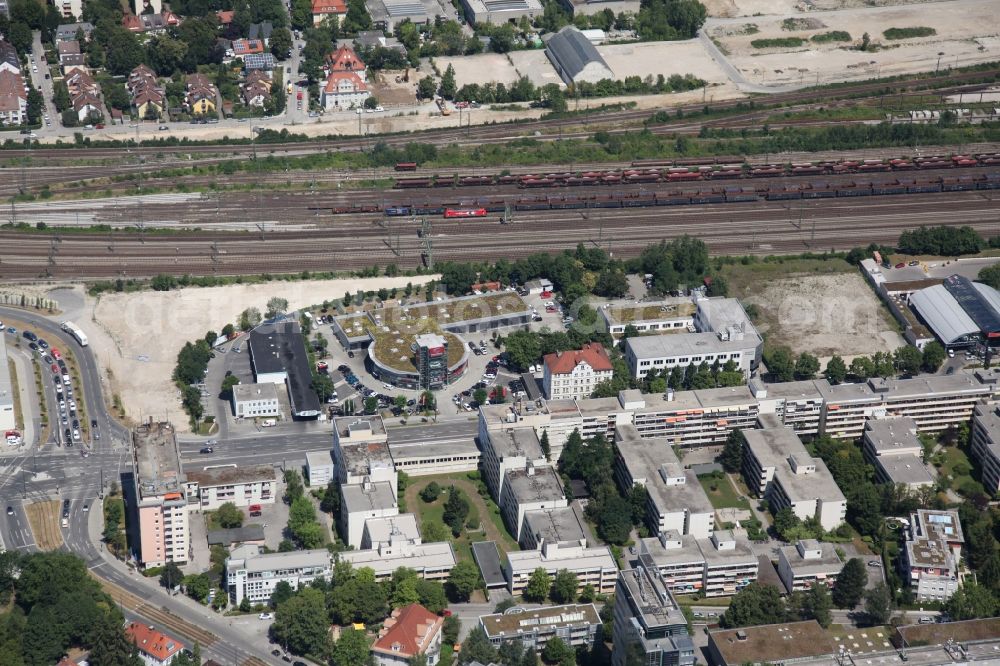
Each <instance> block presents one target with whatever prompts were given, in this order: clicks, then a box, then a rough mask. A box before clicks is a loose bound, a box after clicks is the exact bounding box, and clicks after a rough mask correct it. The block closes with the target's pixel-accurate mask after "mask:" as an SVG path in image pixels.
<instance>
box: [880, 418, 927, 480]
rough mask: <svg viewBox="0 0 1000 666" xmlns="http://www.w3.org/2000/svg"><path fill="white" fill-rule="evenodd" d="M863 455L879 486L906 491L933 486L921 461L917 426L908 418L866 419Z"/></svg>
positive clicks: (920, 445)
mask: <svg viewBox="0 0 1000 666" xmlns="http://www.w3.org/2000/svg"><path fill="white" fill-rule="evenodd" d="M864 451H865V459H867V460H868V462H870V463H871V464H872V465H874V466H875V475H876V477H877V478H878V480H879V481H881V482H882V483H892V484H901V485H904V486H906V487H907V488H910V489H916V488H920V487H922V486H932V485H934V476H933V475H932V474H931V473H930V470H928V469H927V466H926V465H924V462H923V459H922V456H923V444H922V443H921V441H920V438H919V437H917V422H916V421H914V420H913V419H912V418H910V417H908V416H904V417H898V418H885V419H869V420H868V422H867V423H866V424H865V437H864Z"/></svg>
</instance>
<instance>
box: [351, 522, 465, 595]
mask: <svg viewBox="0 0 1000 666" xmlns="http://www.w3.org/2000/svg"><path fill="white" fill-rule="evenodd" d="M338 557H339V558H340V559H341V560H344V561H346V562H350V563H351V564H352V565H353V566H354V568H355V569H357V568H358V567H371V568H372V570H374V571H375V578H376V579H377V580H388V579H389V578H391V577H392V574H393V573H394V572H395V571H396V569H398V568H399V567H407V568H408V569H413V570H414V571H416V572H417V575H419V576H421V577H422V578H426V579H429V580H441V579H444V578H447V577H448V574H449V573H450V572H451V570H452V569H453V568H454V567H455V565H456V564H457V563H458V560H457V559H456V558H455V551H454V550H453V549H452V547H451V544H450V543H449V542H447V541H442V542H435V543H424V542H423V540H422V539H421V537H420V530H419V529H418V527H417V521H416V518H415V517H414V515H413V514H412V513H402V514H398V515H395V516H388V517H382V518H369V519H367V520H366V521H365V522H364V527H363V532H362V536H361V546H360V549H358V550H348V551H344V552H342V553H339V554H338Z"/></svg>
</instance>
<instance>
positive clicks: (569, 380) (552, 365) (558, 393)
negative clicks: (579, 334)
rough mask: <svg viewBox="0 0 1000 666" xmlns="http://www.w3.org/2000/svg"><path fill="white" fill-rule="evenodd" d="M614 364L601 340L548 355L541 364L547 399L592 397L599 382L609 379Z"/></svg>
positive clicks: (543, 387)
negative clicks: (575, 348)
mask: <svg viewBox="0 0 1000 666" xmlns="http://www.w3.org/2000/svg"><path fill="white" fill-rule="evenodd" d="M613 371H614V367H613V366H612V365H611V357H609V356H608V352H607V350H606V349H604V345H602V344H601V343H599V342H592V343H589V344H585V345H583V347H582V348H580V349H577V350H572V351H563V352H555V353H554V354H546V355H545V358H544V362H543V364H542V390H543V391H544V393H545V397H546V398H550V399H556V400H579V399H581V398H589V397H590V394H591V393H593V392H594V389H595V388H596V387H597V385H598V384H600V383H601V382H604V381H610V380H611V375H612V372H613Z"/></svg>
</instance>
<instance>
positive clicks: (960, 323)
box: [909, 275, 1000, 349]
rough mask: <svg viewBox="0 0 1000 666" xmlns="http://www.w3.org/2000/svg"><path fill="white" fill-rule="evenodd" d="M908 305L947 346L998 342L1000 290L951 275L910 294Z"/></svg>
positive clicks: (956, 347)
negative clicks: (940, 281) (931, 285)
mask: <svg viewBox="0 0 1000 666" xmlns="http://www.w3.org/2000/svg"><path fill="white" fill-rule="evenodd" d="M909 304H910V308H911V309H912V310H913V311H914V312H915V313H916V314H917V316H918V317H919V318H920V320H921V321H922V322H923V323H924V324H926V325H927V328H929V329H930V330H931V331H933V333H934V335H935V336H937V339H938V340H940V341H941V344H942V345H944V346H945V348H946V349H978V348H979V347H981V346H986V347H987V348H989V347H995V346H1000V292H998V291H997V290H996V289H994V288H993V287H990V286H989V285H985V284H982V283H980V282H973V281H972V280H970V279H969V278H967V277H965V276H963V275H951V276H948V277H947V278H945V279H944V281H943V282H942V283H941V284H936V285H934V286H933V287H927V288H926V289H921V290H920V291H916V292H914V293H913V294H911V295H910V299H909Z"/></svg>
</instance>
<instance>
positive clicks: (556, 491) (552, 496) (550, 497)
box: [498, 462, 569, 542]
mask: <svg viewBox="0 0 1000 666" xmlns="http://www.w3.org/2000/svg"><path fill="white" fill-rule="evenodd" d="M498 504H499V506H500V514H501V515H502V516H503V519H504V523H505V524H506V525H507V529H509V530H510V533H511V534H513V535H515V536H516V537H517V538H518V541H519V542H523V541H524V540H525V538H526V537H524V536H522V527H523V525H524V519H525V515H528V514H530V513H532V512H534V511H538V510H542V509H558V508H561V507H567V506H569V500H567V499H566V491H565V490H563V487H562V483H561V482H560V481H559V474H558V473H557V472H556V471H555V470H554V469H552V468H551V467H548V466H544V467H535V466H534V464H533V463H530V462H529V463H528V466H527V467H526V468H525V469H512V470H508V471H507V473H506V474H505V475H504V485H503V491H502V492H501V493H500V500H499V502H498Z"/></svg>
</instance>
